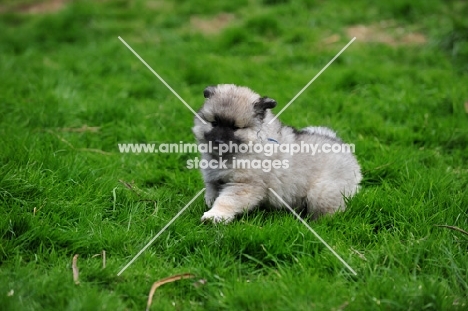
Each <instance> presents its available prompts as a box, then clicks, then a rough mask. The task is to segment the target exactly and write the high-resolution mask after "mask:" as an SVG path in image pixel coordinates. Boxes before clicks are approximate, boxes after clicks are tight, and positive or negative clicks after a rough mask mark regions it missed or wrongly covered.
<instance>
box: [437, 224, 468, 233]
mask: <svg viewBox="0 0 468 311" xmlns="http://www.w3.org/2000/svg"><path fill="white" fill-rule="evenodd" d="M434 226H436V227H441V228H447V229H451V230H455V231H458V232H461V233H463V234H466V235H468V232H466V231H465V230H463V229H461V228H458V227H455V226H449V225H434Z"/></svg>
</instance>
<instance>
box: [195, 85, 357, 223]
mask: <svg viewBox="0 0 468 311" xmlns="http://www.w3.org/2000/svg"><path fill="white" fill-rule="evenodd" d="M204 96H205V98H206V100H205V104H204V105H203V107H202V108H201V109H200V110H199V112H198V115H199V116H200V117H201V118H202V119H203V120H205V121H206V123H207V124H203V122H201V121H200V120H199V119H198V118H197V117H196V118H195V126H194V127H193V128H192V130H193V133H194V134H195V137H196V139H197V142H198V144H199V148H200V149H206V152H202V154H201V159H202V161H203V162H204V164H205V165H204V167H203V168H202V169H201V172H202V174H203V179H204V182H205V186H206V192H205V201H206V204H207V205H208V206H209V207H211V209H210V210H209V211H207V212H205V213H204V214H203V217H202V218H201V219H202V221H205V220H210V221H212V222H215V223H217V222H229V221H231V220H233V219H234V217H235V216H236V215H237V214H240V213H242V212H244V211H247V210H251V209H253V208H255V207H257V206H262V205H266V206H273V207H276V208H281V207H282V205H283V204H282V203H281V202H280V201H279V200H278V198H277V197H276V196H275V195H274V194H273V193H272V192H271V191H269V190H268V188H271V189H273V190H274V191H275V192H276V193H278V195H279V196H280V197H281V198H282V199H283V200H284V201H285V202H286V203H287V204H288V205H289V206H291V207H293V208H295V209H298V210H299V209H304V208H305V209H307V212H308V213H309V214H312V216H313V217H314V218H316V217H319V216H320V215H324V214H332V213H334V212H336V211H339V210H344V209H345V207H346V206H345V198H350V197H352V196H353V195H354V194H355V193H356V192H357V191H358V188H359V182H360V181H361V179H362V175H361V172H360V167H359V164H358V162H357V160H356V158H355V157H354V154H353V153H352V152H351V151H350V149H346V148H345V147H346V146H344V144H343V142H342V141H341V140H340V138H338V137H337V136H336V133H335V132H334V131H332V130H331V129H328V128H326V127H307V128H305V129H302V130H296V129H294V128H292V127H289V126H285V125H283V124H281V122H280V121H278V120H277V119H275V120H274V121H273V122H272V123H271V124H269V122H270V121H271V120H272V119H273V118H274V115H273V114H272V113H271V111H270V109H272V108H274V107H275V106H276V101H275V100H273V99H271V98H267V97H260V95H258V94H257V93H255V92H253V91H252V90H251V89H249V88H247V87H241V86H236V85H233V84H220V85H217V86H209V87H207V88H206V89H205V90H204ZM200 145H203V146H204V148H201V146H200ZM242 145H243V146H242ZM293 145H296V147H292V146H293ZM298 145H301V146H303V148H302V149H301V151H300V152H297V146H298ZM305 146H309V147H310V149H308V150H305ZM336 146H344V147H343V148H342V149H346V150H341V151H340V152H336V151H337V150H338V149H340V148H337V147H336ZM348 146H349V145H348ZM209 147H212V148H211V150H209V149H210V148H209ZM241 147H243V148H241ZM246 147H247V148H246ZM261 148H263V150H262V149H261ZM293 148H295V149H294V150H295V151H296V152H291V150H292V149H293ZM314 148H315V151H313V150H314ZM274 149H275V150H276V151H274V152H273V151H272V150H274ZM332 150H333V152H332ZM266 151H268V152H266ZM327 151H328V152H327ZM200 163H202V162H200ZM207 163H209V165H207ZM283 208H284V207H283Z"/></svg>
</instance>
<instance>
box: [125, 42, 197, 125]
mask: <svg viewBox="0 0 468 311" xmlns="http://www.w3.org/2000/svg"><path fill="white" fill-rule="evenodd" d="M119 40H120V41H122V43H123V44H125V46H126V47H127V48H128V49H129V50H130V51H132V53H133V54H135V56H136V57H137V58H138V59H139V60H140V61H141V62H142V63H143V64H144V65H145V66H146V67H148V69H149V70H150V71H151V72H152V73H153V74H154V75H155V76H156V77H157V78H158V79H159V80H160V81H161V82H162V83H163V84H164V85H165V86H166V87H167V88H168V89H169V90H170V91H171V92H172V93H173V94H174V95H175V96H176V97H177V98H178V99H179V100H180V101H181V102H182V103H183V104H184V105H185V106H186V107H187V108H188V109H189V110H190V111H191V112H192V113H193V114H194V115H195V116H196V117H197V118H198V119H199V120H200V121H202V122H203V124H206V122H205V120H203V119H202V118H201V117H200V116H199V115H198V113H196V112H195V110H193V109H192V107H190V106H189V104H187V103H186V102H185V100H183V98H182V97H180V96H179V94H177V92H176V91H174V90H173V89H172V87H170V85H169V84H167V83H166V81H164V79H163V78H161V76H160V75H158V73H157V72H156V71H154V70H153V68H151V67H150V65H148V64H147V63H146V62H145V61H144V60H143V58H141V57H140V55H138V54H137V52H135V51H134V50H133V49H132V48H131V47H130V45H128V44H127V42H125V40H124V39H122V38H121V37H120V36H119Z"/></svg>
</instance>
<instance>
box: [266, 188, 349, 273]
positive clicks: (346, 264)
mask: <svg viewBox="0 0 468 311" xmlns="http://www.w3.org/2000/svg"><path fill="white" fill-rule="evenodd" d="M268 189H270V191H271V192H273V194H274V195H275V196H276V197H277V198H278V200H280V201H281V203H283V204H284V205H285V206H286V207H287V208H288V209H289V211H291V213H293V215H294V216H296V217H297V219H299V220H300V221H301V222H302V223H303V224H304V226H306V227H307V229H309V230H310V232H312V233H313V234H314V235H315V237H316V238H317V239H319V240H320V242H322V243H323V245H325V246H326V247H327V248H328V249H329V250H330V251H331V252H332V253H333V255H335V257H336V258H338V259H339V260H340V261H341V262H342V263H343V264H344V265H345V266H346V268H348V269H349V271H351V272H352V273H353V274H354V275H357V273H356V271H354V270H353V268H351V267H350V265H348V263H346V261H344V260H343V258H341V256H340V255H338V254H337V253H336V252H335V250H333V248H331V247H330V245H328V244H327V242H325V240H324V239H322V238H321V237H320V235H318V233H317V232H315V231H314V229H312V228H311V227H310V226H309V224H308V223H306V222H305V221H304V219H302V218H301V216H299V215H298V214H297V213H296V212H295V211H294V210H293V209H292V208H291V207H290V206H289V205H288V204H287V203H286V202H284V200H283V199H282V198H281V197H280V196H279V195H278V194H277V193H276V192H275V190H273V189H271V188H268Z"/></svg>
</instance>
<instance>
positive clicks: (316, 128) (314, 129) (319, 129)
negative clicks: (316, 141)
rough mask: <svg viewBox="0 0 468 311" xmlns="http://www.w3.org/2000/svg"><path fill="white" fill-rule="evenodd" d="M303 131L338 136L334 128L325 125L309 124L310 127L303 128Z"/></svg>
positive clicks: (331, 136)
mask: <svg viewBox="0 0 468 311" xmlns="http://www.w3.org/2000/svg"><path fill="white" fill-rule="evenodd" d="M302 131H304V132H307V133H309V134H312V135H314V134H315V135H322V136H327V137H330V138H337V136H336V133H335V132H334V131H333V130H331V129H329V128H328V127H324V126H309V127H306V128H303V129H302Z"/></svg>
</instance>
